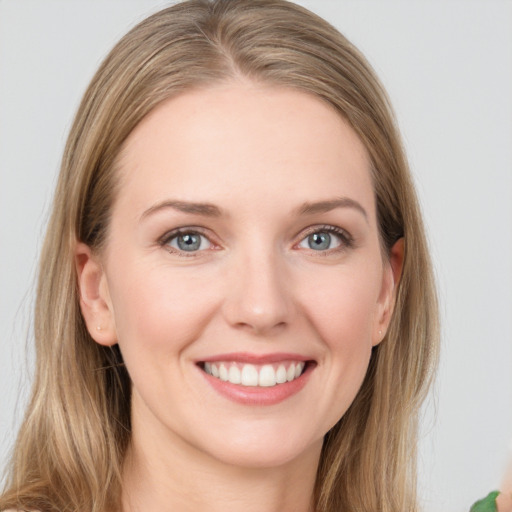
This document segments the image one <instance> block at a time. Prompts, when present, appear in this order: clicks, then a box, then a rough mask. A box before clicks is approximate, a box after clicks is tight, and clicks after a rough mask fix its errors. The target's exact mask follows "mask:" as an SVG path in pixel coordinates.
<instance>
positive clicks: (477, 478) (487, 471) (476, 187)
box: [0, 0, 512, 512]
mask: <svg viewBox="0 0 512 512" xmlns="http://www.w3.org/2000/svg"><path fill="white" fill-rule="evenodd" d="M301 3H302V4H304V5H305V6H307V7H309V8H310V9H312V10H314V11H316V12H317V13H318V14H320V15H322V16H323V17H325V18H326V19H328V20H329V21H331V22H332V23H333V24H334V25H336V26H337V27H338V28H339V29H340V30H341V31H342V32H343V33H345V35H347V36H348V37H349V39H351V40H352V41H353V42H354V43H355V44H356V45H357V46H359V47H360V49H361V50H362V51H363V52H364V53H365V54H366V55H367V57H368V58H369V60H370V62H371V63H372V64H373V65H374V67H375V68H376V70H377V72H378V74H379V75H380V77H381V78H382V80H383V82H384V84H385V86H386V87H387V89H388V91H389V94H390V96H391V99H392V101H393V103H394V105H395V108H396V111H397V115H398V120H399V124H400V126H401V129H402V132H403V134H404V139H405V144H406V148H407V151H408V154H409V158H410V162H411V167H412V169H413V173H414V176H415V179H416V182H417V186H418V190H419V193H420V197H421V202H422V205H423V209H424V213H425V218H426V221H427V225H428V231H429V237H430V240H431V245H432V251H433V255H434V259H435V265H436V271H437V275H438V280H439V289H440V295H441V308H442V315H443V352H442V364H441V370H440V374H439V378H438V382H437V385H436V391H435V394H434V395H433V398H432V399H431V401H430V402H429V404H428V405H427V407H426V409H425V419H424V422H423V424H424V427H423V436H422V442H421V461H420V462H421V468H420V491H421V496H422V500H423V503H424V505H425V510H426V511H427V512H441V511H450V512H458V511H460V512H462V511H466V512H467V510H468V509H469V505H470V504H471V503H472V501H474V500H476V499H478V498H480V497H482V496H483V495H485V494H486V493H487V492H488V491H490V490H491V489H492V488H495V487H497V485H498V484H499V482H500V479H501V474H502V472H503V470H504V466H505V461H506V458H507V445H508V443H509V440H510V438H511V437H512V371H511V369H512V320H511V318H512V293H511V290H512V206H511V202H512V201H511V199H512V154H511V153H512V150H511V145H512V142H511V141H512V101H511V99H512V98H511V96H512V93H511V91H512V64H511V63H512V2H511V1H508V0H480V1H471V0H461V1H456V0H447V1H441V0H429V1H420V0H415V1H411V0H403V1H396V0H316V1H303V2H301ZM165 5H166V2H162V1H155V0H139V1H135V0H130V1H128V0H123V1H121V0H118V1H113V0H109V1H105V0H102V1H100V0H88V1H78V0H73V1H70V0H61V1H57V0H45V1H41V0H0V248H1V249H0V340H1V341H0V343H1V349H0V354H1V355H0V466H1V467H3V466H4V462H5V460H6V457H7V453H8V450H9V448H10V446H11V444H12V441H13V438H14V435H15V430H16V426H17V425H18V424H19V421H20V417H21V414H22V410H23V407H24V404H25V402H26V396H27V392H28V387H29V385H28V382H29V376H30V369H31V361H32V360H33V354H32V349H31V348H29V349H28V350H27V343H28V346H29V347H30V339H31V335H30V328H29V326H30V322H31V315H32V313H31V310H32V304H33V283H34V276H35V271H36V260H37V254H38V250H39V247H40V243H41V239H42V233H43V230H44V225H45V220H46V218H47V211H48V206H49V203H50V200H51V195H52V189H53V185H54V183H55V176H56V173H57V170H58V166H59V159H60V155H61V153H62V149H63V145H64V141H65V137H66V134H67V131H68V129H69V126H70V123H71V119H72V116H73V114H74V112H75V110H76V108H77V105H78V102H79V99H80V97H81V95H82V93H83V91H84V89H85V87H86V85H87V82H88V81H89V79H90V78H91V76H92V74H93V72H94V71H95V69H96V67H97V66H98V64H99V62H100V60H101V59H102V57H103V56H104V55H105V54H106V52H107V51H108V50H109V49H110V48H111V46H112V45H113V44H114V42H115V41H116V40H117V39H118V38H119V37H120V36H121V35H122V34H123V33H124V32H125V31H126V30H127V29H128V28H129V27H131V26H132V25H133V24H134V23H135V22H137V21H139V20H140V19H142V18H143V17H145V16H146V15H147V14H149V13H151V12H153V11H155V10H156V9H157V8H158V7H163V6H165Z"/></svg>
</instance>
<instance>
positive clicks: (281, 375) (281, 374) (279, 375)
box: [276, 364, 286, 384]
mask: <svg viewBox="0 0 512 512" xmlns="http://www.w3.org/2000/svg"><path fill="white" fill-rule="evenodd" d="M276 382H277V383H278V384H283V383H285V382H286V368H285V367H284V365H282V364H280V365H279V368H278V369H277V372H276Z"/></svg>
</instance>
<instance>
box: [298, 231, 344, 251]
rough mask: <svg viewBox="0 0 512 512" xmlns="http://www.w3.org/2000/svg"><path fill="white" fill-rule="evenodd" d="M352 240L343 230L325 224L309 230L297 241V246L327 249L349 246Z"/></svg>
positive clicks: (314, 249)
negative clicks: (311, 230) (307, 233)
mask: <svg viewBox="0 0 512 512" xmlns="http://www.w3.org/2000/svg"><path fill="white" fill-rule="evenodd" d="M351 244H352V240H351V238H350V236H349V235H348V234H347V233H346V232H345V231H344V230H341V229H339V228H336V227H334V226H327V227H323V228H320V229H317V230H316V231H314V232H311V233H310V234H309V235H307V236H306V237H305V238H303V239H302V240H301V242H300V243H299V247H301V248H303V249H310V250H312V251H329V250H332V249H339V248H343V247H350V246H351Z"/></svg>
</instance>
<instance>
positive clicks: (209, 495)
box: [122, 426, 321, 512]
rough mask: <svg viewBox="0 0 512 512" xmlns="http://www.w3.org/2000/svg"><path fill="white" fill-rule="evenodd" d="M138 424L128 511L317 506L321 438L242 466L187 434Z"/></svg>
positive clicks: (285, 511) (127, 475)
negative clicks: (287, 456) (157, 432)
mask: <svg viewBox="0 0 512 512" xmlns="http://www.w3.org/2000/svg"><path fill="white" fill-rule="evenodd" d="M134 427H135V426H134ZM137 430H138V429H136V428H134V430H133V437H132V443H131V446H130V448H129V450H128V455H127V458H126V463H125V467H124V475H123V495H122V506H123V512H142V511H145V510H158V511H159V512H168V511H169V512H170V511H173V512H189V511H190V512H221V511H222V512H234V511H236V512H239V511H240V510H243V511H244V512H261V511H262V510H264V511H265V512H278V511H279V512H292V511H293V512H311V511H312V510H313V509H312V498H313V491H314V485H315V478H316V470H317V467H318V462H319V458H320V451H321V441H319V443H318V444H317V445H314V446H312V447H310V448H309V449H308V451H307V452H306V453H302V454H300V455H299V456H298V457H296V458H295V459H294V460H291V461H288V462H286V463H284V464H282V465H279V466H275V467H270V468H269V467H240V466H235V465H232V464H226V463H224V462H223V461H220V460H218V459H215V458H213V457H211V456H209V455H208V454H205V453H204V452H200V451H199V450H197V449H196V448H194V447H192V446H190V444H188V443H187V442H186V441H185V440H183V439H180V438H176V437H172V438H167V439H165V440H162V438H161V437H158V438H157V437H152V438H151V439H148V438H147V437H144V438H141V437H140V436H138V432H137ZM157 439H158V441H157Z"/></svg>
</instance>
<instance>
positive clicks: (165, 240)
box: [157, 226, 219, 257]
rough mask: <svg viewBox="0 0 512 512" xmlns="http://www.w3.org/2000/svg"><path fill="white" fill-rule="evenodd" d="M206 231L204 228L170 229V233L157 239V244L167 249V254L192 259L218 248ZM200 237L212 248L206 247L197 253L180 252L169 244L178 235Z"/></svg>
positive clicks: (184, 227) (185, 227)
mask: <svg viewBox="0 0 512 512" xmlns="http://www.w3.org/2000/svg"><path fill="white" fill-rule="evenodd" d="M206 231H207V230H205V229H204V228H201V227H199V226H183V227H179V228H175V229H171V230H170V231H167V232H166V233H165V234H163V235H162V236H161V237H160V238H158V240H157V242H158V244H159V245H160V246H162V247H164V248H165V249H167V250H168V251H169V252H171V253H173V254H178V255H180V256H186V257H193V256H197V255H198V254H200V253H204V252H206V251H208V250H215V249H216V248H218V247H219V244H217V243H215V242H214V240H213V237H212V236H211V235H210V234H207V233H206ZM191 234H193V235H200V236H202V237H204V238H206V239H207V240H208V242H209V243H210V244H211V246H212V247H208V248H207V249H201V250H197V251H190V252H187V251H182V250H180V249H179V248H176V247H171V246H170V245H169V243H170V242H171V240H173V239H174V238H176V237H178V236H180V235H191Z"/></svg>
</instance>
